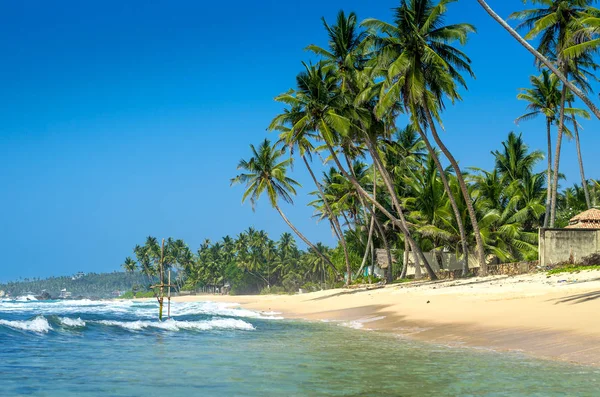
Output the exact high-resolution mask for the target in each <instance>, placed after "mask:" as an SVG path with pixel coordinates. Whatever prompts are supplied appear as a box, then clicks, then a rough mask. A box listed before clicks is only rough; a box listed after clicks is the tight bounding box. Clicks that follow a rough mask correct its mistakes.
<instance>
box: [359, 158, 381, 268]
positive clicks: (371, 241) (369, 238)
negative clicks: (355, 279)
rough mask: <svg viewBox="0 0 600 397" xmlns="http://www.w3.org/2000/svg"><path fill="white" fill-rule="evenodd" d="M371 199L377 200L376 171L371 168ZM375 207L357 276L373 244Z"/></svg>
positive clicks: (372, 210) (372, 211)
mask: <svg viewBox="0 0 600 397" xmlns="http://www.w3.org/2000/svg"><path fill="white" fill-rule="evenodd" d="M373 199H374V200H377V170H376V169H375V167H373ZM375 215H376V214H375V206H373V208H372V209H371V222H370V225H369V236H368V238H367V248H366V249H365V254H364V256H363V259H362V263H361V264H360V269H359V270H358V274H360V272H361V271H362V269H363V268H364V267H365V264H366V263H367V257H368V256H369V249H370V248H371V245H372V244H373V228H374V227H375Z"/></svg>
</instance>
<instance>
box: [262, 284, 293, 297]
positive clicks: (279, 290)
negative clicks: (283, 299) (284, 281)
mask: <svg viewBox="0 0 600 397" xmlns="http://www.w3.org/2000/svg"><path fill="white" fill-rule="evenodd" d="M287 293H288V292H287V291H286V290H285V288H283V287H282V286H280V285H275V286H272V287H271V288H263V289H262V290H261V291H260V294H261V295H285V294H287Z"/></svg>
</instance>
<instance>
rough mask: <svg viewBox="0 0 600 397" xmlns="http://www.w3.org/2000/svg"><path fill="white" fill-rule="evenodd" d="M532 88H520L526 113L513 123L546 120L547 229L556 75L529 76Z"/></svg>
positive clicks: (557, 93) (558, 93)
mask: <svg viewBox="0 0 600 397" xmlns="http://www.w3.org/2000/svg"><path fill="white" fill-rule="evenodd" d="M529 81H530V82H531V85H532V88H522V89H521V92H520V93H519V94H518V95H517V98H518V99H521V100H524V101H527V102H529V103H528V105H527V113H525V114H524V115H522V116H519V117H518V118H517V119H516V120H515V122H516V123H517V124H518V123H519V122H520V121H526V120H531V119H533V118H535V117H537V116H540V115H543V116H544V117H545V118H546V142H547V144H548V149H547V150H548V151H547V155H546V160H547V162H548V166H547V169H546V185H547V189H546V216H545V218H544V227H548V223H549V221H550V204H551V200H552V135H551V126H552V124H553V123H555V122H556V121H557V116H558V107H559V104H560V96H561V90H560V80H559V79H558V78H557V77H556V75H554V74H551V73H550V72H549V71H547V70H544V71H542V74H541V75H540V76H531V77H530V78H529Z"/></svg>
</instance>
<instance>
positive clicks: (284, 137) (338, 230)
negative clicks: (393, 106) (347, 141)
mask: <svg viewBox="0 0 600 397" xmlns="http://www.w3.org/2000/svg"><path fill="white" fill-rule="evenodd" d="M324 23H325V22H324ZM302 117H303V114H302V110H301V108H299V107H298V106H296V107H292V108H291V109H285V110H284V112H283V113H282V114H280V115H278V116H277V117H275V118H274V119H273V121H272V122H271V124H270V125H269V128H268V129H269V130H278V131H280V132H281V134H280V136H279V139H280V142H282V143H283V144H285V145H286V146H287V147H288V148H289V149H290V155H292V154H293V153H294V148H295V147H297V148H298V150H299V152H300V157H301V158H302V161H303V162H304V165H305V167H306V169H307V170H308V172H309V174H310V176H311V178H312V180H313V183H314V184H315V186H316V187H317V190H318V192H319V195H320V198H321V200H322V202H323V204H324V206H325V210H326V214H327V216H328V219H329V221H330V222H331V225H332V227H333V229H334V231H335V234H336V236H337V237H338V239H339V241H340V243H341V244H342V248H343V250H344V258H345V261H346V268H347V271H348V274H350V258H349V254H348V247H347V245H346V238H345V236H344V231H343V230H342V226H341V225H340V222H339V219H338V217H337V216H336V215H335V214H334V212H333V211H332V209H331V206H330V205H329V201H328V200H327V198H326V197H325V193H324V192H323V188H322V186H321V184H320V183H319V181H318V180H317V178H316V176H315V173H314V172H313V169H312V167H311V166H310V162H309V160H308V158H310V160H311V161H312V155H311V152H313V151H314V150H315V148H314V146H313V145H312V143H311V139H315V138H316V136H315V133H314V132H312V131H310V130H308V129H306V128H304V129H300V130H298V131H295V132H294V131H293V126H294V125H295V124H296V123H297V122H298V121H300V119H302ZM307 157H308V158H307Z"/></svg>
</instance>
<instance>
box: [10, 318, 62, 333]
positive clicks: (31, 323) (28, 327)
mask: <svg viewBox="0 0 600 397" xmlns="http://www.w3.org/2000/svg"><path fill="white" fill-rule="evenodd" d="M0 325H4V326H6V327H10V328H13V329H20V330H23V331H32V332H37V333H40V334H41V333H47V332H48V331H50V330H51V329H52V327H51V326H50V323H48V320H46V318H45V317H43V316H37V317H36V318H34V319H33V320H27V321H17V320H15V321H9V320H0Z"/></svg>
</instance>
